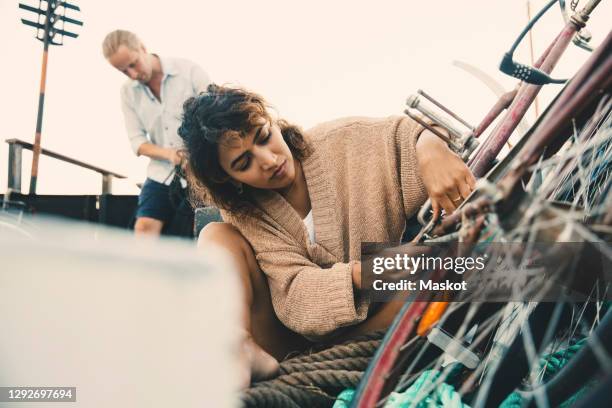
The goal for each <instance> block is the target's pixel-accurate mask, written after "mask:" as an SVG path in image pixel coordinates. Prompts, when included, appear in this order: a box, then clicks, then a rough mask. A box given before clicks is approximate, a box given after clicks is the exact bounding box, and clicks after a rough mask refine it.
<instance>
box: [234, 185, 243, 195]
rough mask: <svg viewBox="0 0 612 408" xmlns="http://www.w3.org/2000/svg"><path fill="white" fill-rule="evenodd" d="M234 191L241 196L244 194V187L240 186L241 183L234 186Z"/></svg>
mask: <svg viewBox="0 0 612 408" xmlns="http://www.w3.org/2000/svg"><path fill="white" fill-rule="evenodd" d="M236 190H238V194H239V195H242V193H244V187H243V186H242V183H240V184H238V185H237V186H236Z"/></svg>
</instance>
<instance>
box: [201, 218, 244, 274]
mask: <svg viewBox="0 0 612 408" xmlns="http://www.w3.org/2000/svg"><path fill="white" fill-rule="evenodd" d="M210 243H212V244H215V245H219V246H221V247H223V248H225V249H226V250H229V251H230V252H231V253H232V254H234V255H235V256H242V257H244V259H245V260H246V262H247V263H249V264H252V263H253V262H254V260H255V255H254V253H253V249H252V248H251V245H250V244H249V242H248V241H247V240H246V238H244V236H243V235H242V234H241V233H240V231H238V229H236V227H234V226H233V225H232V224H229V223H227V222H211V223H210V224H207V225H206V226H205V227H204V228H203V229H202V231H200V235H199V237H198V247H200V248H204V247H206V245H207V244H210ZM251 266H252V265H251Z"/></svg>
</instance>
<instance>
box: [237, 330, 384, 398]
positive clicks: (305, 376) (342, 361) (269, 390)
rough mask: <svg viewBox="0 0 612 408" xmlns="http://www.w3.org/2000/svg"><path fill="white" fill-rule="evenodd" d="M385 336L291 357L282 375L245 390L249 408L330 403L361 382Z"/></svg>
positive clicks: (282, 365) (243, 396)
mask: <svg viewBox="0 0 612 408" xmlns="http://www.w3.org/2000/svg"><path fill="white" fill-rule="evenodd" d="M383 336H384V332H375V333H372V334H369V335H366V336H362V337H360V338H357V339H354V340H352V341H351V342H350V343H344V344H340V345H337V346H333V347H331V348H328V349H325V350H321V351H318V352H311V353H308V354H305V355H299V356H296V357H293V358H290V359H287V360H285V361H283V362H281V364H280V373H281V375H280V376H279V377H277V378H274V379H272V380H269V381H264V382H260V383H256V384H254V385H253V386H252V387H251V388H249V389H247V390H245V391H244V392H243V394H242V401H243V404H244V406H245V407H248V408H256V407H266V408H277V407H278V408H294V407H309V408H316V407H330V406H331V405H333V403H334V401H335V400H336V397H335V396H336V395H337V394H338V393H339V392H340V391H341V390H342V389H345V388H354V387H356V386H357V384H358V383H359V381H360V380H361V377H362V376H363V372H364V371H365V369H366V368H367V366H368V364H369V362H370V360H371V359H372V357H373V356H374V353H375V352H376V349H377V348H378V346H380V343H381V341H382V337H383Z"/></svg>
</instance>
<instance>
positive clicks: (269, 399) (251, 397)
mask: <svg viewBox="0 0 612 408" xmlns="http://www.w3.org/2000/svg"><path fill="white" fill-rule="evenodd" d="M242 402H243V404H244V407H248V408H251V407H252V408H255V407H269V408H285V407H286V408H300V404H298V403H297V402H295V400H294V399H293V398H291V397H290V396H288V395H287V394H285V393H283V392H282V391H280V390H276V389H273V388H267V387H266V388H264V387H253V388H249V389H248V390H246V391H245V392H244V393H243V394H242Z"/></svg>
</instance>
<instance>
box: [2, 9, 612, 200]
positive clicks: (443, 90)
mask: <svg viewBox="0 0 612 408" xmlns="http://www.w3.org/2000/svg"><path fill="white" fill-rule="evenodd" d="M23 2H25V3H26V4H30V5H37V4H38V1H36V0H23ZM71 2H72V3H75V4H78V5H79V6H80V7H81V10H82V11H81V13H78V14H77V13H71V14H69V15H70V16H72V17H74V18H78V19H80V20H82V21H84V23H85V25H84V26H83V27H75V28H74V29H75V30H76V31H77V32H79V33H80V37H79V38H77V39H71V38H67V39H66V40H65V45H64V46H62V47H52V48H51V50H50V55H49V69H48V75H47V96H46V103H45V112H44V123H43V133H42V145H43V147H45V148H48V149H51V150H54V151H57V152H61V153H63V154H66V155H69V156H72V157H75V158H77V159H80V160H83V161H86V162H89V163H92V164H94V165H97V166H100V167H104V168H107V169H109V170H113V171H115V172H118V173H122V174H125V175H127V176H129V179H128V180H126V181H121V182H116V183H115V185H114V187H115V188H114V192H115V193H118V194H137V192H138V190H137V188H136V187H135V183H137V182H142V181H143V179H144V177H145V168H146V162H147V159H145V158H136V157H135V156H134V155H133V153H132V152H131V149H130V148H129V144H128V141H127V137H126V135H125V131H124V128H123V118H122V115H121V111H120V107H119V87H120V86H121V84H122V82H123V81H124V80H125V78H124V77H123V76H122V75H121V74H120V73H119V72H117V71H115V70H114V69H112V68H111V67H110V65H108V63H107V62H106V61H105V60H104V58H103V57H102V54H101V47H100V44H101V42H102V39H103V38H104V36H105V34H106V33H107V32H109V31H111V30H113V29H115V28H124V29H129V30H132V31H134V32H136V33H137V34H138V35H139V36H140V37H141V38H142V40H143V41H144V42H145V45H146V46H147V48H148V49H149V50H150V51H152V52H156V53H158V54H160V55H164V56H174V57H183V58H188V59H191V60H193V61H195V62H197V63H198V64H200V65H201V66H202V67H203V68H204V70H206V71H207V72H208V73H209V75H210V76H211V78H212V79H213V80H214V81H215V82H217V83H221V84H223V83H231V84H238V85H243V86H245V87H248V88H250V89H252V90H255V91H257V92H259V93H261V94H263V95H264V96H265V97H266V98H267V99H268V101H269V102H271V103H272V104H273V105H274V106H275V107H276V109H277V111H278V112H279V115H280V116H282V117H284V118H286V119H288V120H290V121H292V122H294V123H296V124H298V125H300V126H302V127H304V128H308V127H309V126H312V125H314V124H316V123H318V122H321V121H325V120H330V119H334V118H337V117H341V116H347V115H366V116H387V115H392V114H401V113H402V112H403V110H404V102H405V99H406V97H407V96H408V95H409V94H411V93H414V92H415V91H416V90H417V89H419V88H423V89H424V90H426V91H428V93H430V94H432V95H434V96H435V97H437V98H438V99H439V100H441V101H443V102H444V103H445V104H447V105H448V106H449V107H451V108H453V109H455V110H456V111H458V112H459V113H460V114H462V115H463V116H464V117H465V118H466V119H467V120H468V121H471V122H472V123H477V122H478V120H479V119H480V118H481V117H482V116H483V115H484V113H485V111H486V110H487V109H488V108H489V107H490V106H491V105H492V104H493V103H494V101H495V99H496V98H495V96H494V94H493V93H492V92H491V91H490V90H489V89H488V88H487V87H486V86H485V85H484V84H482V83H481V82H480V81H478V80H477V79H475V78H474V77H472V76H470V75H469V74H467V73H466V72H464V71H462V70H460V69H459V68H457V67H455V66H453V65H452V61H454V60H460V61H464V62H467V63H469V64H472V65H475V66H477V67H479V68H480V69H482V70H483V71H485V72H487V73H488V74H490V75H492V76H493V77H494V78H495V79H496V80H497V81H499V82H500V83H501V84H502V85H503V86H504V87H505V88H506V89H510V88H512V86H513V84H514V83H515V81H514V80H512V79H510V78H507V77H505V76H504V75H503V74H501V73H499V72H498V71H497V65H498V63H499V61H500V59H501V56H502V55H503V53H504V52H505V51H506V50H507V49H508V48H509V47H510V45H511V44H512V42H513V41H514V39H515V38H516V36H517V35H518V33H519V32H520V31H521V30H522V28H523V26H524V25H525V23H526V21H527V3H526V2H525V1H510V0H506V1H501V0H473V1H461V2H458V1H451V0H446V1H412V0H404V1H392V0H378V1H373V0H368V1H359V0H352V1H349V0H325V1H324V0H311V1H299V2H298V1H290V0H284V1H281V0H261V1H258V2H254V1H246V0H244V1H228V0H225V1H196V0H173V1H172V2H161V1H160V2H154V1H151V0H147V1H144V0H130V1H120V0H105V1H94V0H81V1H78V0H71ZM531 3H532V10H533V13H535V12H536V11H537V9H539V8H540V7H541V6H542V5H543V4H544V3H545V1H542V0H533V1H532V2H531ZM568 3H569V1H568ZM583 3H585V1H584V0H583V1H581V2H580V5H581V4H583ZM17 4H18V1H16V0H15V1H13V0H0V38H2V40H0V41H1V42H0V55H2V64H0V70H1V71H0V72H1V74H2V75H1V77H2V78H3V82H4V87H3V88H4V92H2V94H3V97H2V98H0V112H1V113H0V114H1V115H2V121H1V122H0V129H1V132H0V136H1V137H2V139H8V138H19V139H23V140H26V141H30V142H32V141H33V140H34V131H35V123H36V122H35V121H36V109H37V101H38V87H39V81H40V67H41V57H42V43H40V42H39V41H37V40H35V39H34V38H33V37H34V30H33V29H32V28H31V27H26V26H24V25H22V24H21V23H20V21H19V19H20V17H30V16H28V14H31V13H28V12H25V11H23V10H19V9H18V7H17ZM533 13H532V14H533ZM611 15H612V7H611V5H610V1H609V0H604V1H603V2H602V4H601V5H600V6H599V8H598V9H597V10H596V13H595V15H594V16H593V18H592V19H591V22H590V24H591V27H590V28H591V31H592V33H593V37H594V42H595V43H596V44H597V43H599V42H600V41H601V40H602V39H603V38H604V36H605V35H606V34H607V32H608V30H609V28H610V27H609V21H610V16H611ZM606 20H607V21H606ZM562 25H563V23H562V19H561V15H560V12H559V10H558V8H557V7H555V8H554V9H553V10H551V11H550V12H549V13H548V15H547V16H545V18H544V19H543V22H542V24H540V25H538V26H536V28H535V31H534V48H535V52H536V58H537V54H539V53H540V52H542V51H543V49H544V48H545V47H546V45H547V44H548V43H549V42H550V40H551V39H552V38H553V36H554V35H556V33H557V32H558V31H560V30H561V28H562ZM570 47H571V48H570V50H569V51H568V52H567V53H566V55H565V56H564V58H563V60H562V62H561V63H560V64H559V66H558V68H557V69H556V70H555V71H554V72H553V74H554V75H553V76H554V77H558V78H560V77H567V76H570V75H572V74H573V73H574V72H575V70H576V69H577V67H578V66H579V65H580V63H581V62H583V61H584V60H585V59H586V58H587V57H588V55H587V53H586V52H584V51H582V50H580V49H577V48H576V47H574V46H570ZM529 58H530V57H529V52H528V43H527V42H525V43H524V44H522V46H521V49H520V50H519V53H518V54H517V58H516V59H518V60H520V61H521V62H525V63H528V62H529ZM558 89H559V88H558V87H556V88H555V86H551V89H548V90H546V92H544V93H543V101H542V102H543V103H544V102H546V101H547V100H550V98H551V97H552V95H554V93H555V92H556V91H557V90H558ZM529 119H530V121H531V122H533V115H531V116H530V117H529ZM7 159H8V156H7V148H6V144H5V143H0V189H1V190H4V189H5V188H6V187H5V186H6V178H7V161H8V160H7ZM30 160H31V155H30V154H29V153H25V154H24V166H23V170H24V172H23V178H22V190H23V191H24V192H26V191H27V189H28V185H29V172H30V166H31V162H30ZM100 185H101V183H100V179H99V176H98V175H97V174H95V173H92V172H89V171H84V170H80V169H76V168H75V167H73V166H70V165H66V164H61V163H58V162H57V161H55V160H53V159H49V158H43V159H41V163H40V170H39V181H38V193H41V194H98V193H99V192H100Z"/></svg>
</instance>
